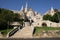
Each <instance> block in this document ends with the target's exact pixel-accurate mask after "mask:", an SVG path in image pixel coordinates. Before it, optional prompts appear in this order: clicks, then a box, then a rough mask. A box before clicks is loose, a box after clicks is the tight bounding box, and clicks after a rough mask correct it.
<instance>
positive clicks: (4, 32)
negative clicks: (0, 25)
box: [0, 29, 12, 36]
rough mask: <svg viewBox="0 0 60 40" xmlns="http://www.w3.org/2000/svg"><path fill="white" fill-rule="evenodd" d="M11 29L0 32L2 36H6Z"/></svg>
mask: <svg viewBox="0 0 60 40" xmlns="http://www.w3.org/2000/svg"><path fill="white" fill-rule="evenodd" d="M11 30H12V29H5V30H0V32H2V34H3V36H6V35H7V33H8V32H10V31H11Z"/></svg>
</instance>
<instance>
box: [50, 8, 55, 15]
mask: <svg viewBox="0 0 60 40" xmlns="http://www.w3.org/2000/svg"><path fill="white" fill-rule="evenodd" d="M51 15H52V16H53V15H54V9H53V7H51Z"/></svg>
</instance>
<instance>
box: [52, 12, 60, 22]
mask: <svg viewBox="0 0 60 40" xmlns="http://www.w3.org/2000/svg"><path fill="white" fill-rule="evenodd" d="M53 22H57V23H58V22H60V12H56V13H55V14H54V15H53Z"/></svg>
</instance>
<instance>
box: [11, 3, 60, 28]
mask: <svg viewBox="0 0 60 40" xmlns="http://www.w3.org/2000/svg"><path fill="white" fill-rule="evenodd" d="M12 11H13V12H14V13H19V14H20V15H21V16H22V17H23V18H24V13H26V16H27V18H28V19H29V20H30V21H31V20H33V21H34V22H33V23H32V25H33V26H34V27H35V26H38V27H42V26H43V24H44V23H45V24H46V26H47V27H60V23H55V22H51V21H49V20H43V16H44V15H46V14H49V15H51V16H53V15H54V13H55V12H54V9H53V7H51V8H50V10H48V11H47V12H45V13H44V15H41V14H40V13H38V12H36V11H33V9H32V8H30V9H29V8H28V4H27V3H26V7H25V9H24V7H23V6H22V7H21V10H20V11H15V10H12ZM26 24H28V25H29V22H26V23H25V25H26Z"/></svg>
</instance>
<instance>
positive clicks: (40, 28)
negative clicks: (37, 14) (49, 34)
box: [34, 27, 60, 33]
mask: <svg viewBox="0 0 60 40" xmlns="http://www.w3.org/2000/svg"><path fill="white" fill-rule="evenodd" d="M43 30H60V28H59V27H35V28H34V31H35V32H34V33H39V32H41V31H43Z"/></svg>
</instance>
